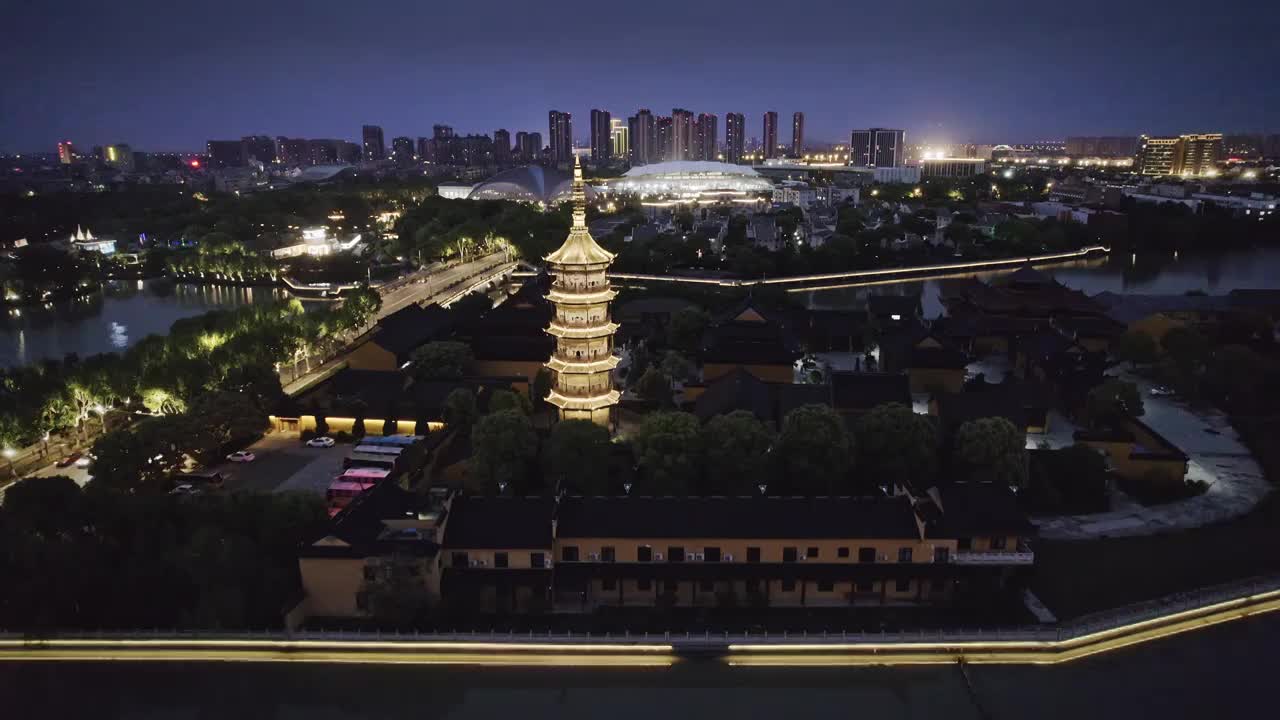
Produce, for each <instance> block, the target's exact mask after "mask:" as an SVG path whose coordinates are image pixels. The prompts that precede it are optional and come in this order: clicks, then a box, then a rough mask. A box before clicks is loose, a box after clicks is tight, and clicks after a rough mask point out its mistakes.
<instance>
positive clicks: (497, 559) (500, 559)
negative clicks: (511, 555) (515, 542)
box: [493, 552, 508, 568]
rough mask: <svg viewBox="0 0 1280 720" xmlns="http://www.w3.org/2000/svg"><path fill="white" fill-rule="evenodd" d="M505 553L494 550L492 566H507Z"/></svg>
mask: <svg viewBox="0 0 1280 720" xmlns="http://www.w3.org/2000/svg"><path fill="white" fill-rule="evenodd" d="M507 565H508V562H507V554H506V553H504V552H496V553H494V554H493V566H494V567H496V568H504V567H507Z"/></svg>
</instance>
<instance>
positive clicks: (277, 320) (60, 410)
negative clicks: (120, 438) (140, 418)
mask: <svg viewBox="0 0 1280 720" xmlns="http://www.w3.org/2000/svg"><path fill="white" fill-rule="evenodd" d="M380 306H381V298H380V297H379V296H378V294H377V293H376V292H374V291H372V290H368V289H361V290H358V291H356V292H354V293H353V294H352V295H351V296H349V297H348V298H347V299H346V300H345V301H344V302H343V303H342V304H341V305H336V306H333V307H330V308H324V309H318V310H313V311H309V312H308V311H304V309H303V307H302V304H301V303H299V302H298V301H297V300H292V301H287V302H273V303H261V304H255V305H249V306H245V307H241V308H236V309H234V310H217V311H213V312H210V313H206V314H204V315H200V316H197V317H193V318H186V319H183V320H179V321H177V322H175V323H174V324H173V326H172V327H171V328H170V330H169V334H168V335H164V336H161V335H152V336H149V337H147V338H144V339H143V340H141V341H140V342H138V343H137V344H136V345H134V346H133V347H130V348H129V349H128V350H126V351H125V352H124V353H104V354H101V355H94V356H91V357H88V358H84V359H81V358H77V357H75V356H68V358H67V359H65V360H64V361H62V362H57V361H45V362H42V363H37V364H33V365H25V366H20V367H14V368H9V369H6V370H3V371H0V445H3V446H5V447H19V446H23V445H27V444H30V443H32V442H35V441H36V440H38V439H39V438H40V437H42V436H43V435H45V434H48V433H51V432H59V431H64V432H65V431H75V430H77V429H79V428H81V427H82V426H83V424H84V423H85V421H86V420H88V419H89V418H90V417H91V416H93V415H94V414H103V413H105V412H107V411H109V410H110V409H112V408H145V410H147V411H148V412H151V413H154V414H173V413H180V412H183V411H185V410H186V409H187V408H188V407H189V406H190V405H191V404H192V402H193V401H195V400H196V399H197V398H198V397H199V396H200V395H202V394H204V393H206V392H210V391H214V390H219V389H222V388H223V387H225V385H226V383H228V382H233V381H234V379H235V378H236V377H238V376H241V375H244V374H250V375H252V377H254V378H266V377H269V378H274V377H275V367H276V365H277V364H279V363H286V362H288V361H290V360H291V359H293V358H294V357H297V356H299V355H308V354H310V353H311V352H312V351H315V350H318V349H323V348H324V347H326V346H327V345H329V344H335V343H338V342H341V337H342V335H343V334H344V333H347V332H349V331H352V330H356V329H359V328H362V327H364V325H365V324H366V323H367V322H368V321H369V319H370V318H372V317H373V316H374V314H375V313H376V312H377V310H378V308H379V307H380ZM276 383H277V387H278V381H276Z"/></svg>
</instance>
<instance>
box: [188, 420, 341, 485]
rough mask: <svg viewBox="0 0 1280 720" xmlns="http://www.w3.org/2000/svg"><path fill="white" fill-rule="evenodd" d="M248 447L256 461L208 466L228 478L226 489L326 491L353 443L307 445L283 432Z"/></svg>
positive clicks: (293, 435) (292, 435) (338, 472)
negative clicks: (321, 446) (326, 445)
mask: <svg viewBox="0 0 1280 720" xmlns="http://www.w3.org/2000/svg"><path fill="white" fill-rule="evenodd" d="M246 449H247V450H248V451H249V452H251V453H253V454H254V455H255V456H256V458H255V459H254V461H253V462H247V463H233V462H222V463H220V464H218V465H215V466H213V467H211V468H209V469H211V470H218V471H220V472H221V473H222V474H223V476H224V477H225V478H226V485H225V487H224V489H226V490H229V491H234V490H256V491H259V492H283V491H286V490H307V491H311V492H315V493H320V494H323V493H324V491H325V489H326V488H328V487H329V483H330V482H331V481H332V480H333V478H334V477H335V476H337V475H340V474H341V473H342V459H343V458H344V457H346V456H347V454H348V453H349V452H351V445H341V444H340V445H335V446H334V447H331V448H313V447H307V446H306V445H304V444H303V443H302V441H301V440H300V439H299V438H298V436H297V435H296V434H288V433H284V434H273V435H267V436H266V437H264V438H262V439H261V440H259V441H258V442H256V443H254V444H253V445H250V446H249V447H248V448H246Z"/></svg>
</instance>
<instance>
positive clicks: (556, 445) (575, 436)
mask: <svg viewBox="0 0 1280 720" xmlns="http://www.w3.org/2000/svg"><path fill="white" fill-rule="evenodd" d="M611 447H612V443H610V441H609V430H608V428H606V427H604V426H603V425H597V424H596V423H593V422H591V421H590V420H561V421H560V422H558V423H556V424H555V426H554V427H553V428H551V435H550V437H548V438H547V442H546V444H545V445H544V446H543V448H542V461H543V466H544V467H545V468H546V472H547V477H548V478H549V479H550V480H552V481H555V482H558V483H560V484H561V489H562V490H568V491H570V492H574V493H578V494H582V495H613V494H616V493H617V491H618V488H617V487H616V484H615V482H612V481H611V480H612V478H610V476H609V451H610V448H611Z"/></svg>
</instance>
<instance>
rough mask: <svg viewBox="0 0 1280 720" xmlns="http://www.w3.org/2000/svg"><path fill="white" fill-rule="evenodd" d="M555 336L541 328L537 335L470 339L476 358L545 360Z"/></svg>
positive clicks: (547, 357) (551, 348)
mask: <svg viewBox="0 0 1280 720" xmlns="http://www.w3.org/2000/svg"><path fill="white" fill-rule="evenodd" d="M555 346H556V341H555V338H553V337H551V336H550V335H547V334H546V333H545V332H543V330H542V329H541V328H539V329H538V334H537V335H486V336H479V337H476V338H473V339H472V340H471V352H472V353H473V354H474V356H475V359H476V360H538V361H543V362H545V361H546V360H547V359H549V358H550V357H551V352H552V351H553V350H554V349H555Z"/></svg>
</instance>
